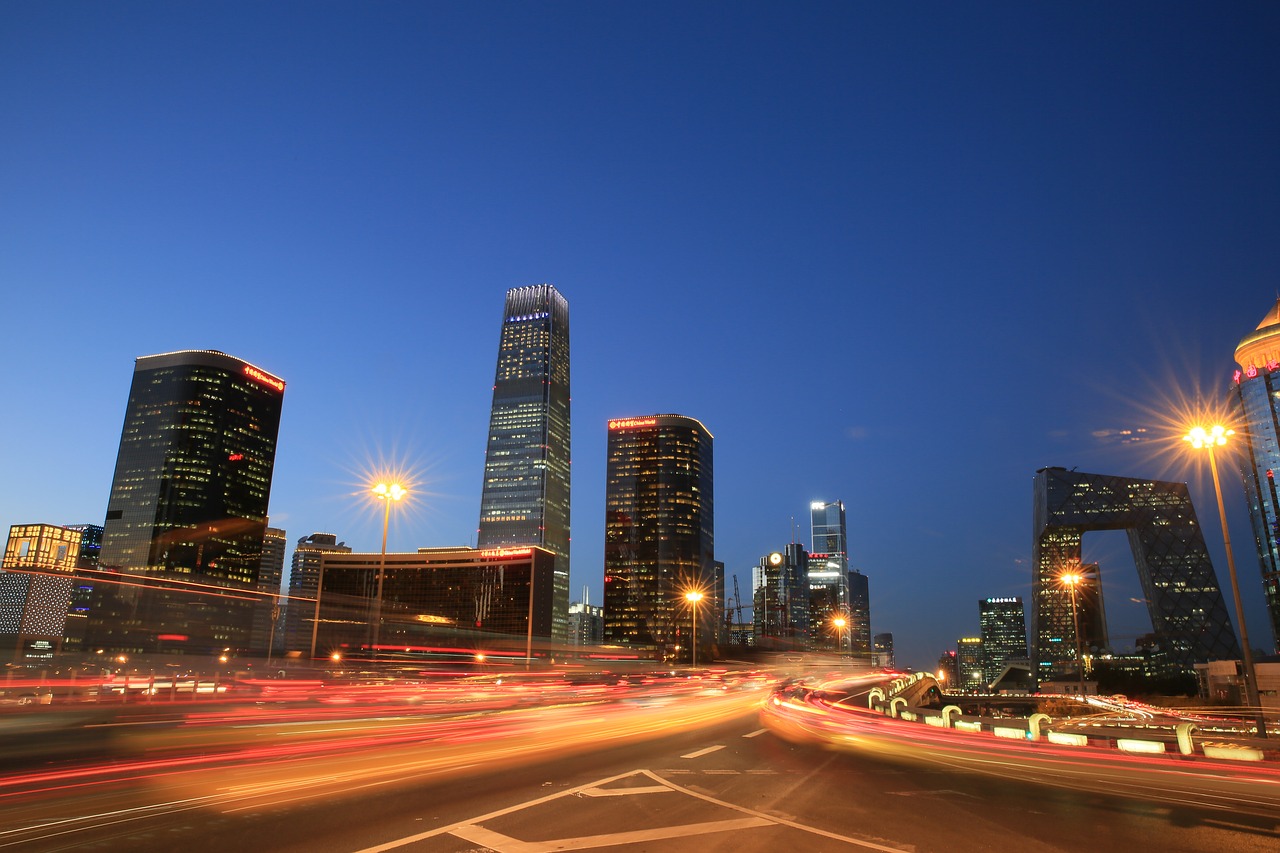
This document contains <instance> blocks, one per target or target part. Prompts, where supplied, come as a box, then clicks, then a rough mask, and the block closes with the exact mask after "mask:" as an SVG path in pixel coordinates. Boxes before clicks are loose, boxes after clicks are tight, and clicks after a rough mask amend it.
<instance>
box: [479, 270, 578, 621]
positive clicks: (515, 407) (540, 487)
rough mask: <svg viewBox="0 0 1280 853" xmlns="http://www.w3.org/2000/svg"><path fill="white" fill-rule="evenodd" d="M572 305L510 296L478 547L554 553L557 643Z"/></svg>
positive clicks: (519, 292) (549, 291) (565, 526)
mask: <svg viewBox="0 0 1280 853" xmlns="http://www.w3.org/2000/svg"><path fill="white" fill-rule="evenodd" d="M569 459H570V453H569V303H568V302H567V301H565V298H564V297H563V296H561V295H560V293H559V291H557V290H556V289H555V288H554V287H552V286H551V285H549V284H535V285H532V286H529V287H517V288H513V289H511V290H509V291H507V301H506V306H505V308H504V310H503V315H502V336H501V338H500V339H499V342H498V369H497V373H496V375H495V377H494V380H493V409H492V411H491V413H490V415H489V442H488V447H487V449H486V451H485V458H484V490H483V492H482V493H481V496H480V527H479V530H478V531H477V534H476V543H477V545H478V547H480V548H504V547H510V546H513V545H540V546H542V547H544V548H546V549H548V550H550V551H551V552H553V553H554V554H555V555H556V566H555V573H554V584H553V586H554V602H555V604H554V613H553V623H552V629H551V635H552V639H554V640H560V641H563V640H565V639H566V638H567V636H568V630H569Z"/></svg>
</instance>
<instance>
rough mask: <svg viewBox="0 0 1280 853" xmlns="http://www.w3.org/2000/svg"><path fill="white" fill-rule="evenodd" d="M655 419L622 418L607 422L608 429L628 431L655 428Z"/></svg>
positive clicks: (656, 422) (656, 423) (656, 421)
mask: <svg viewBox="0 0 1280 853" xmlns="http://www.w3.org/2000/svg"><path fill="white" fill-rule="evenodd" d="M657 425H658V419H657V418H622V419H620V420H616V421H609V429H630V428H631V427H648V426H657Z"/></svg>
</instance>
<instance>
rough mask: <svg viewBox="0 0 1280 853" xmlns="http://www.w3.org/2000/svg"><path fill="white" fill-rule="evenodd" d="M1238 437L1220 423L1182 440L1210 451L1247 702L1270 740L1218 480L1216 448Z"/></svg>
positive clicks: (1195, 430)
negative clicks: (1241, 656)
mask: <svg viewBox="0 0 1280 853" xmlns="http://www.w3.org/2000/svg"><path fill="white" fill-rule="evenodd" d="M1235 434H1236V431H1235V430H1233V429H1227V428H1226V427H1223V426H1222V425H1220V424H1216V425H1214V426H1212V427H1210V428H1209V429H1207V430H1206V429H1205V428H1204V427H1201V426H1197V427H1192V429H1191V431H1190V432H1189V433H1187V434H1186V435H1184V436H1183V437H1182V440H1183V441H1185V442H1188V443H1189V444H1190V445H1191V446H1192V447H1194V448H1195V449H1196V450H1208V451H1209V472H1210V473H1211V474H1213V493H1214V495H1215V496H1216V497H1217V499H1218V519H1219V520H1220V521H1221V522H1222V544H1223V546H1224V547H1225V548H1226V549H1227V573H1228V574H1229V575H1230V576H1231V597H1232V599H1233V600H1234V602H1235V605H1236V621H1237V622H1239V623H1240V644H1241V645H1242V646H1244V649H1243V651H1244V689H1245V696H1246V701H1248V703H1249V705H1250V706H1251V707H1253V708H1256V709H1257V710H1258V736H1259V737H1266V735H1267V730H1266V722H1265V718H1264V717H1263V714H1262V702H1261V700H1260V699H1259V698H1258V677H1257V673H1256V672H1255V670H1254V668H1253V652H1252V651H1251V650H1250V648H1249V629H1248V628H1247V627H1246V626H1245V623H1244V607H1243V606H1242V605H1241V603H1240V584H1239V583H1238V582H1237V581H1236V558H1235V555H1234V554H1233V553H1232V552H1231V534H1230V533H1229V532H1228V531H1227V510H1226V507H1224V506H1223V503H1222V484H1221V483H1220V482H1219V481H1218V463H1217V460H1216V459H1215V458H1214V455H1213V449H1214V448H1215V447H1221V446H1222V445H1224V444H1226V443H1227V438H1228V437H1230V436H1233V435H1235Z"/></svg>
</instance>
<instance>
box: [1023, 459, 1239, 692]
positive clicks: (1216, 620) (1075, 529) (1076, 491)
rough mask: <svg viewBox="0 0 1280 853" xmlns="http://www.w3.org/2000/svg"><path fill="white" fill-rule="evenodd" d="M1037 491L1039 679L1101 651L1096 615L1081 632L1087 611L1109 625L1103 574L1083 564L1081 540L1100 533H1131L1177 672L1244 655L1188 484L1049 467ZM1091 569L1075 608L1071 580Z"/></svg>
mask: <svg viewBox="0 0 1280 853" xmlns="http://www.w3.org/2000/svg"><path fill="white" fill-rule="evenodd" d="M1034 487H1035V488H1034V499H1035V512H1034V536H1035V538H1034V541H1033V543H1032V572H1033V574H1032V583H1031V599H1032V611H1031V614H1032V615H1031V620H1032V632H1031V633H1032V643H1033V649H1032V665H1033V668H1034V673H1035V677H1036V680H1037V682H1040V681H1046V680H1050V679H1052V678H1053V677H1055V676H1058V677H1060V676H1063V675H1065V674H1066V673H1068V672H1075V671H1076V668H1077V666H1078V665H1082V664H1083V663H1084V661H1082V660H1080V661H1078V660H1077V655H1089V654H1094V653H1096V652H1097V651H1098V649H1094V648H1092V647H1091V645H1092V644H1091V642H1090V640H1091V635H1090V633H1089V632H1090V631H1091V630H1092V631H1093V632H1094V633H1093V636H1094V637H1097V636H1098V630H1097V629H1096V628H1090V625H1089V623H1090V618H1089V617H1088V616H1086V618H1085V619H1084V620H1082V621H1081V630H1080V636H1079V638H1078V637H1077V634H1076V630H1075V623H1076V621H1077V619H1078V614H1087V613H1094V614H1097V617H1096V618H1098V619H1101V620H1103V621H1105V616H1104V615H1103V614H1104V613H1105V611H1104V607H1103V602H1102V582H1101V572H1100V571H1099V570H1098V569H1097V568H1096V567H1082V565H1081V562H1080V554H1081V545H1080V542H1081V538H1082V537H1083V535H1084V534H1085V533H1086V532H1088V531H1091V530H1127V531H1128V533H1129V547H1130V549H1131V550H1132V553H1133V561H1134V564H1135V566H1136V568H1137V571H1138V579H1139V581H1140V582H1141V584H1142V589H1143V591H1144V592H1145V595H1146V604H1147V612H1148V613H1149V614H1150V616H1151V625H1152V628H1153V629H1154V632H1155V635H1156V640H1157V642H1158V643H1159V645H1160V647H1161V649H1162V650H1163V651H1164V653H1165V656H1166V660H1167V661H1168V662H1169V668H1170V672H1169V673H1168V674H1186V675H1194V664H1196V663H1198V662H1203V661H1208V660H1219V659H1222V658H1230V659H1234V658H1237V657H1239V655H1240V646H1239V644H1238V643H1237V642H1236V637H1235V634H1234V633H1233V632H1232V630H1231V620H1230V619H1229V618H1228V616H1227V610H1226V607H1225V605H1224V604H1223V600H1222V591H1221V589H1220V588H1219V586H1218V577H1217V575H1216V574H1215V573H1214V570H1213V563H1212V562H1211V561H1210V559H1209V552H1208V550H1207V549H1206V548H1205V542H1204V534H1203V532H1202V528H1201V527H1200V523H1199V521H1198V520H1197V519H1196V511H1195V508H1194V507H1193V506H1192V505H1191V496H1190V494H1189V493H1188V491H1187V486H1186V484H1185V483H1168V482H1162V481H1159V480H1144V479H1134V478H1129V477H1112V476H1105V475H1101V474H1086V473H1083V472H1078V471H1068V470H1067V469H1065V468H1041V469H1040V470H1039V471H1037V472H1036V476H1035V483H1034ZM1082 569H1085V570H1084V571H1083V574H1084V576H1085V578H1086V581H1087V585H1086V586H1083V587H1075V588H1074V589H1075V592H1074V599H1075V604H1076V605H1077V609H1075V610H1073V608H1072V603H1073V592H1072V589H1073V587H1072V586H1071V585H1069V584H1067V583H1065V582H1064V576H1066V575H1068V574H1071V575H1078V574H1081V573H1082ZM1073 614H1077V615H1074V616H1073ZM1077 639H1079V640H1083V641H1084V642H1080V643H1077ZM1099 641H1101V637H1099ZM1103 645H1105V642H1103ZM1077 650H1079V651H1077Z"/></svg>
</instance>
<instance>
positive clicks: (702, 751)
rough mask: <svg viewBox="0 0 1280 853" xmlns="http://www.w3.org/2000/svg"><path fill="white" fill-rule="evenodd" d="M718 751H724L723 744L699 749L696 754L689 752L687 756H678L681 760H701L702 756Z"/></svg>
mask: <svg viewBox="0 0 1280 853" xmlns="http://www.w3.org/2000/svg"><path fill="white" fill-rule="evenodd" d="M718 749H724V744H718V745H716V746H709V747H707V748H706V749H700V750H698V751H697V752H691V753H689V754H688V755H682V756H680V757H681V758H701V757H702V756H704V755H706V754H707V753H710V752H715V751H716V750H718Z"/></svg>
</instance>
